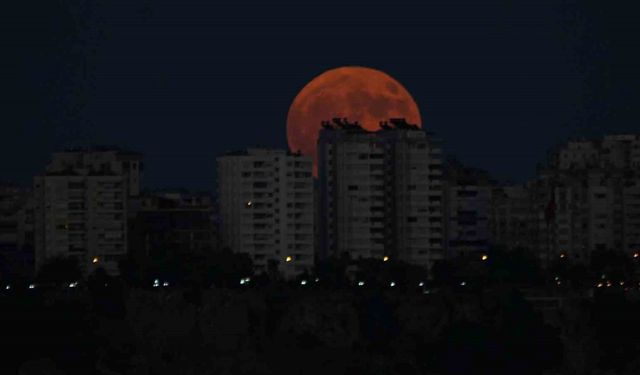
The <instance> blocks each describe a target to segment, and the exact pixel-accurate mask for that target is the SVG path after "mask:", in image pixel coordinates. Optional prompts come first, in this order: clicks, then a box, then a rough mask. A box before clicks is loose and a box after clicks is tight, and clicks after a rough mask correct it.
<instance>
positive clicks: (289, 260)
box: [285, 255, 293, 262]
mask: <svg viewBox="0 0 640 375" xmlns="http://www.w3.org/2000/svg"><path fill="white" fill-rule="evenodd" d="M292 260H293V258H292V257H291V255H287V257H286V258H285V261H287V262H291V261H292Z"/></svg>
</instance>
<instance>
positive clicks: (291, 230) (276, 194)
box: [217, 148, 315, 277]
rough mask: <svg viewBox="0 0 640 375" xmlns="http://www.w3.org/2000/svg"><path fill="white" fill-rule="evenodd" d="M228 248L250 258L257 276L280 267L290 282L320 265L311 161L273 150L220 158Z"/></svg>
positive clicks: (223, 240)
mask: <svg viewBox="0 0 640 375" xmlns="http://www.w3.org/2000/svg"><path fill="white" fill-rule="evenodd" d="M217 162H218V191H219V202H220V216H221V220H222V242H223V244H224V245H225V246H227V247H229V248H230V249H231V250H233V251H235V252H241V253H247V254H249V255H250V256H251V258H252V259H253V262H254V265H255V267H256V272H263V271H267V270H268V269H269V267H270V264H272V265H274V266H277V268H278V269H279V271H280V272H281V273H283V274H284V276H285V277H292V276H294V275H297V274H300V273H302V272H304V271H305V270H311V269H312V267H313V263H314V247H315V246H314V244H315V241H314V210H313V208H314V197H313V178H312V174H311V173H312V162H311V159H310V158H307V157H304V156H301V155H298V154H291V153H288V152H285V151H283V150H271V149H258V148H255V149H248V150H246V151H242V152H236V153H229V154H226V155H222V156H220V157H218V159H217Z"/></svg>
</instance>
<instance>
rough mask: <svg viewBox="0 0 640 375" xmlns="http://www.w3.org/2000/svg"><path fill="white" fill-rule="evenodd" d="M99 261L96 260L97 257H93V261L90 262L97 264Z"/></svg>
mask: <svg viewBox="0 0 640 375" xmlns="http://www.w3.org/2000/svg"><path fill="white" fill-rule="evenodd" d="M99 260H100V259H98V257H94V258H93V260H92V262H93V263H98V261H99Z"/></svg>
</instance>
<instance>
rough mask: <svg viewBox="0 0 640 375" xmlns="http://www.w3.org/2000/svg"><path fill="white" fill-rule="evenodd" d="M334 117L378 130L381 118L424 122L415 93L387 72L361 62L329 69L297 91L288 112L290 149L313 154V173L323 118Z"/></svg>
mask: <svg viewBox="0 0 640 375" xmlns="http://www.w3.org/2000/svg"><path fill="white" fill-rule="evenodd" d="M334 117H340V118H345V117H346V118H348V119H349V120H351V121H358V122H360V124H361V125H362V127H363V128H365V129H367V130H377V129H379V124H380V121H383V120H387V119H389V118H397V117H403V118H405V119H406V120H407V122H409V123H411V124H417V125H418V126H422V121H421V118H420V111H419V110H418V106H417V105H416V102H415V101H414V100H413V97H411V94H409V92H408V91H407V89H405V88H404V87H403V86H402V85H401V84H400V83H399V82H398V81H396V80H395V79H393V78H392V77H391V76H389V75H388V74H386V73H383V72H381V71H379V70H375V69H371V68H365V67H359V66H346V67H341V68H336V69H331V70H328V71H326V72H324V73H322V74H320V75H319V76H317V77H316V78H314V79H313V80H312V81H311V82H309V83H308V84H307V85H306V86H305V87H304V88H303V89H302V90H301V91H300V93H298V95H297V96H296V98H295V99H294V100H293V103H292V104H291V107H290V108H289V114H288V116H287V141H288V142H289V149H290V150H291V151H294V152H297V151H300V152H301V153H302V154H303V155H308V156H311V158H312V159H313V165H314V168H313V169H314V175H317V154H316V143H317V141H318V134H319V131H320V128H321V122H322V121H326V120H331V119H332V118H334Z"/></svg>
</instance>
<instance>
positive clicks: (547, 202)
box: [493, 135, 640, 264]
mask: <svg viewBox="0 0 640 375" xmlns="http://www.w3.org/2000/svg"><path fill="white" fill-rule="evenodd" d="M527 201H528V203H527ZM493 204H494V207H493V212H494V214H495V216H494V218H493V223H494V225H493V230H494V238H493V240H494V243H497V244H501V245H505V246H508V247H516V246H518V247H525V248H531V249H532V250H533V251H535V252H536V253H537V254H538V255H539V257H540V259H541V261H542V263H543V264H550V263H552V262H553V261H554V260H557V259H561V258H566V259H571V260H572V261H574V262H588V261H589V259H590V256H591V254H592V252H593V251H606V250H611V251H619V252H624V253H627V254H630V255H632V254H635V253H636V252H640V135H611V136H605V137H603V138H600V139H572V140H569V141H568V142H566V143H565V144H563V145H560V146H559V147H557V148H555V149H553V150H551V152H550V153H549V160H548V162H547V163H546V165H544V166H542V167H540V168H539V170H538V172H537V175H536V177H535V178H534V179H533V180H531V181H529V182H528V183H527V184H526V185H525V186H522V187H519V188H516V187H511V188H510V190H504V191H503V194H502V196H501V198H500V199H494V201H493ZM527 205H528V206H527ZM509 223H510V224H509ZM515 226H517V227H515ZM517 233H520V234H517Z"/></svg>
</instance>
